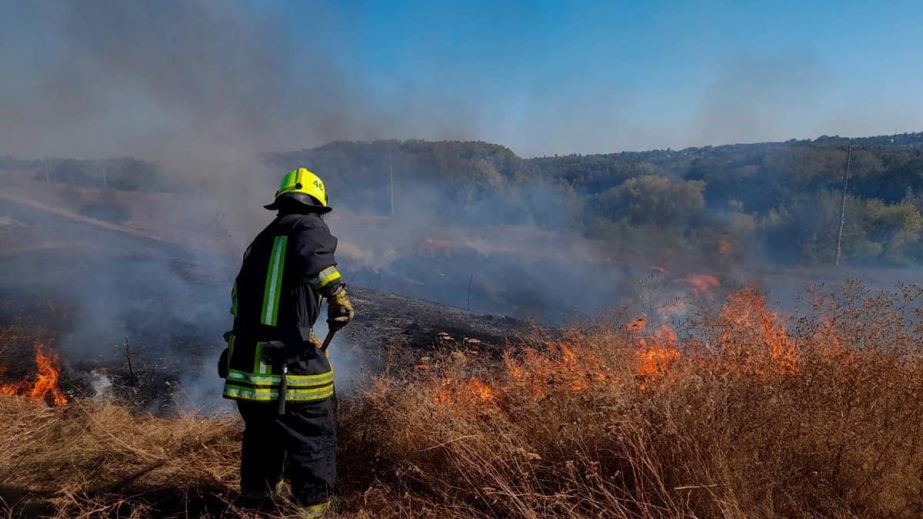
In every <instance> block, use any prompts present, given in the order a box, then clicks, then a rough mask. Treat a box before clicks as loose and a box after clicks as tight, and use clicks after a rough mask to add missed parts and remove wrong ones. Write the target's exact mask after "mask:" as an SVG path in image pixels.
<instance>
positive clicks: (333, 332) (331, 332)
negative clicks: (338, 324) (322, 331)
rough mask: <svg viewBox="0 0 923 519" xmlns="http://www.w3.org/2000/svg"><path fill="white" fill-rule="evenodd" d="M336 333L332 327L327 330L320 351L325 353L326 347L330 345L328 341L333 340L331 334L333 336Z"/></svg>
mask: <svg viewBox="0 0 923 519" xmlns="http://www.w3.org/2000/svg"><path fill="white" fill-rule="evenodd" d="M336 333H337V331H336V330H334V329H332V328H331V329H330V330H329V331H328V332H327V336H326V337H324V344H322V345H321V347H320V351H322V352H324V353H327V348H328V347H329V346H330V341H332V340H333V336H334V335H335V334H336Z"/></svg>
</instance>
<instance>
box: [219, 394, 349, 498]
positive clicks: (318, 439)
mask: <svg viewBox="0 0 923 519" xmlns="http://www.w3.org/2000/svg"><path fill="white" fill-rule="evenodd" d="M237 408H238V409H239V410H240V415H241V416H242V417H243V419H244V441H243V449H242V453H241V463H240V488H241V491H242V493H244V494H250V495H254V494H261V493H268V492H272V491H273V490H274V489H275V487H276V484H277V483H278V482H279V481H280V480H281V479H282V478H283V477H284V478H285V479H286V480H288V482H289V484H290V485H291V487H292V494H293V498H294V500H295V502H296V503H297V504H299V505H303V506H307V505H314V504H319V503H323V502H325V501H327V500H328V496H329V492H330V491H331V490H332V489H333V483H334V480H335V479H336V422H335V420H334V414H333V399H331V398H328V399H326V400H323V401H320V402H311V403H296V402H287V403H286V406H285V414H284V415H279V414H278V405H277V404H276V403H275V402H271V403H270V402H248V401H244V400H239V401H238V402H237Z"/></svg>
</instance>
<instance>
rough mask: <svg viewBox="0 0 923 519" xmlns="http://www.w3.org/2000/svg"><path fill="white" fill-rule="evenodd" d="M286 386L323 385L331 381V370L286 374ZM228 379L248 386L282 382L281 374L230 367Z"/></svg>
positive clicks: (271, 384) (270, 384) (267, 385)
mask: <svg viewBox="0 0 923 519" xmlns="http://www.w3.org/2000/svg"><path fill="white" fill-rule="evenodd" d="M285 378H286V379H287V380H288V387H290V388H293V387H300V388H307V387H312V386H323V385H327V384H332V383H333V370H332V369H331V370H330V371H328V372H326V373H319V374H317V375H286V376H285ZM228 381H229V382H232V381H233V382H236V383H239V384H243V385H248V386H266V387H270V386H278V385H279V384H281V383H282V376H281V375H260V374H256V373H247V372H246V371H240V370H236V369H232V370H230V371H229V372H228Z"/></svg>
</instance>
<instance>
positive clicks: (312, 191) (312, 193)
mask: <svg viewBox="0 0 923 519" xmlns="http://www.w3.org/2000/svg"><path fill="white" fill-rule="evenodd" d="M286 200H292V201H295V202H298V203H300V204H302V205H305V206H308V207H310V208H314V209H316V210H317V211H318V212H320V213H327V212H330V211H331V209H330V206H328V205H327V190H326V188H325V187H324V181H323V180H321V179H320V177H318V176H317V175H315V174H314V173H312V172H311V171H309V170H308V169H307V168H295V169H293V170H291V171H289V172H288V173H286V174H285V176H284V177H282V182H281V183H280V184H279V190H278V191H276V199H275V201H274V202H273V203H271V204H269V205H267V206H264V207H266V209H280V208H281V207H282V206H283V205H284V204H285V203H286V202H284V201H286Z"/></svg>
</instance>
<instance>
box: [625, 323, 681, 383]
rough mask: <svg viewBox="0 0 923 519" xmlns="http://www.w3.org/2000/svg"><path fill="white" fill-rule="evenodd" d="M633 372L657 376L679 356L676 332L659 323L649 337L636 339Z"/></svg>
mask: <svg viewBox="0 0 923 519" xmlns="http://www.w3.org/2000/svg"><path fill="white" fill-rule="evenodd" d="M638 345H639V349H638V352H637V354H636V361H637V362H636V366H635V372H636V373H637V374H638V375H642V376H645V377H648V378H657V377H660V376H661V375H663V374H664V373H666V371H667V369H668V368H669V367H670V365H671V364H673V362H674V361H676V360H677V359H678V358H679V347H678V344H677V340H676V332H675V331H673V329H672V328H670V327H669V326H667V325H665V324H664V325H661V326H660V327H659V328H657V330H655V331H654V334H653V335H652V336H651V337H649V338H643V339H640V340H639V341H638Z"/></svg>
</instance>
